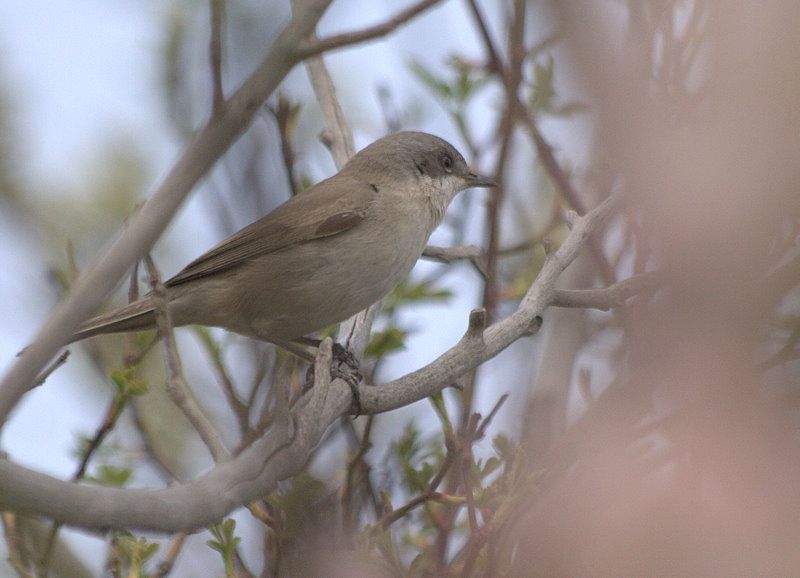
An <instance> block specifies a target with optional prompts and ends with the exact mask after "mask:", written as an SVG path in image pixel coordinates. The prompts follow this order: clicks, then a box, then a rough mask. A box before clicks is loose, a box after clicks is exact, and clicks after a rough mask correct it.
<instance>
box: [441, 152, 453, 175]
mask: <svg viewBox="0 0 800 578" xmlns="http://www.w3.org/2000/svg"><path fill="white" fill-rule="evenodd" d="M439 162H440V163H441V164H442V168H443V169H444V170H445V171H447V172H448V173H450V172H452V171H453V157H451V156H450V155H449V154H447V153H445V154H443V155H442V156H441V157H439Z"/></svg>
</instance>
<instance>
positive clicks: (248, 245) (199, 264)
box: [166, 174, 378, 287]
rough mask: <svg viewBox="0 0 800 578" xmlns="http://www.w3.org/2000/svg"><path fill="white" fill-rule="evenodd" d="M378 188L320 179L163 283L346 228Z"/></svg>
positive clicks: (360, 216)
mask: <svg viewBox="0 0 800 578" xmlns="http://www.w3.org/2000/svg"><path fill="white" fill-rule="evenodd" d="M377 191H378V189H377V187H375V186H374V185H370V184H368V183H364V182H362V181H359V180H356V179H353V178H351V177H349V176H345V175H342V174H339V175H337V176H336V177H335V179H333V180H332V179H327V180H325V181H322V182H320V183H319V184H317V185H316V186H314V187H312V188H311V189H309V190H307V191H304V192H302V193H300V194H298V195H296V196H294V197H292V198H291V199H289V200H288V201H287V202H285V203H284V204H283V205H281V206H280V207H278V208H277V209H275V210H274V211H272V212H271V213H269V214H267V215H266V216H264V217H262V218H261V219H259V220H258V221H256V222H255V223H252V224H251V225H248V226H247V227H245V228H244V229H242V230H241V231H239V232H238V233H236V234H234V235H233V236H231V237H229V238H227V239H226V240H224V241H222V242H221V243H220V244H219V245H217V246H216V247H214V248H213V249H211V250H210V251H208V252H207V253H205V254H203V255H201V256H200V257H198V258H197V259H195V260H194V261H192V262H191V263H189V264H188V265H187V266H186V267H185V268H184V269H183V270H182V271H180V272H179V273H178V274H177V275H175V276H174V277H172V278H171V279H170V280H169V281H167V282H166V286H167V287H174V286H176V285H180V284H182V283H186V282H187V281H192V280H194V279H200V278H204V277H208V276H210V275H215V274H217V273H221V272H222V271H226V270H228V269H231V268H233V267H237V266H238V265H241V264H243V263H246V262H247V261H250V260H252V259H254V258H256V257H258V256H260V255H265V254H268V253H273V252H275V251H279V250H280V249H285V248H286V247H289V246H291V245H295V244H298V243H304V242H306V241H311V240H313V239H320V238H322V237H329V236H331V235H336V234H338V233H342V232H344V231H347V230H348V229H351V228H353V227H354V226H356V225H357V224H358V223H359V222H361V220H362V219H363V218H364V216H365V215H366V213H367V210H368V208H369V206H370V204H371V203H372V202H373V200H374V199H375V196H376V195H377Z"/></svg>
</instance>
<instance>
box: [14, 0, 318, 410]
mask: <svg viewBox="0 0 800 578" xmlns="http://www.w3.org/2000/svg"><path fill="white" fill-rule="evenodd" d="M330 2H331V0H305V1H303V2H298V3H297V9H296V10H295V12H294V15H293V17H292V20H291V21H290V22H289V24H288V25H287V26H286V28H285V29H284V30H283V32H281V34H280V35H279V36H278V38H277V39H276V40H275V43H274V44H273V46H272V49H271V51H270V53H269V54H268V55H267V57H266V58H265V59H264V60H263V61H262V63H261V64H260V65H259V66H258V68H257V69H256V70H255V72H254V73H253V74H252V75H251V76H250V77H249V78H248V79H247V80H246V81H245V82H244V84H243V85H242V86H241V88H239V90H237V91H236V92H235V93H234V94H233V96H231V98H230V99H229V100H228V101H226V102H225V105H224V106H223V107H222V108H221V109H220V111H219V114H218V115H216V116H213V117H212V118H211V120H210V121H209V122H208V124H207V125H206V126H205V128H203V129H202V130H200V131H199V132H198V133H197V135H196V136H195V138H194V140H192V142H190V143H189V145H188V146H187V148H186V150H185V151H184V152H183V154H182V155H181V158H180V159H179V160H178V162H177V163H176V164H175V166H174V167H173V169H172V170H171V171H170V173H169V174H168V175H167V177H166V178H165V179H164V181H163V182H162V183H161V185H160V186H159V187H158V189H157V190H156V191H155V193H154V194H153V195H152V196H151V197H150V198H149V199H148V200H147V202H145V204H144V205H143V206H142V208H141V210H140V211H139V212H138V213H137V214H136V215H135V216H134V217H133V218H132V219H131V223H130V225H129V226H128V227H127V228H126V229H125V230H124V231H123V233H122V235H121V236H120V237H119V238H118V239H117V240H116V241H115V242H114V243H112V244H111V246H110V247H109V248H108V249H107V250H106V251H105V253H104V254H103V255H102V256H101V257H99V258H98V259H96V260H95V262H94V263H93V264H92V265H91V266H90V267H88V268H87V269H86V270H85V271H84V272H83V274H82V275H81V276H80V277H79V278H78V280H77V281H76V282H75V284H74V285H73V287H72V289H71V290H70V292H69V294H68V295H67V296H66V298H65V299H64V300H63V301H61V303H59V305H58V306H57V307H56V309H55V311H54V312H53V314H52V315H51V316H50V318H49V319H48V321H47V323H46V324H45V325H44V327H42V328H41V329H40V330H39V332H38V334H37V335H36V337H35V339H34V340H33V343H31V345H30V346H28V347H27V348H26V349H25V351H24V353H23V354H22V355H21V356H20V357H19V358H18V359H17V361H16V363H15V364H14V365H13V366H12V367H11V369H10V370H9V371H8V373H7V374H6V375H5V377H4V378H3V380H2V383H0V425H2V424H5V423H6V421H7V420H8V416H9V414H10V413H11V411H12V410H13V409H14V407H15V406H16V404H17V403H18V402H19V400H20V398H21V397H22V396H23V395H24V394H25V392H27V391H28V390H29V389H30V387H31V384H32V382H33V381H34V379H35V378H36V374H37V373H38V372H39V370H40V369H41V368H42V367H43V366H44V365H45V364H46V363H47V362H48V360H50V359H51V358H52V357H53V355H55V353H56V352H57V351H58V350H59V349H60V348H61V347H63V346H64V344H66V343H67V342H69V340H70V338H71V336H72V334H73V332H74V331H75V329H76V328H77V327H78V325H79V324H80V323H81V322H82V321H83V320H84V319H86V318H87V317H88V316H89V315H90V314H91V313H92V312H94V311H95V310H96V309H97V307H98V305H99V304H100V302H101V301H102V299H103V298H104V297H105V296H106V295H107V294H108V293H109V292H110V291H111V290H112V289H113V288H114V287H115V286H116V284H117V282H118V281H119V279H120V278H121V277H122V276H123V275H124V274H125V271H127V270H128V269H129V268H130V266H131V265H132V264H133V263H134V262H135V261H137V260H138V259H140V258H142V257H143V256H144V255H145V253H147V252H148V251H149V250H150V248H151V247H152V246H153V244H154V243H155V241H156V239H158V238H159V236H160V235H161V233H162V232H163V231H164V228H165V227H166V226H167V224H168V223H169V222H170V220H171V219H172V216H173V215H174V214H175V211H177V209H178V207H179V206H180V205H181V203H182V202H183V200H184V199H185V198H186V196H187V195H188V194H189V192H190V191H191V190H192V188H193V187H194V186H195V185H196V184H197V183H198V181H199V180H200V179H201V178H203V177H204V176H205V174H206V173H207V172H208V171H209V170H210V169H211V167H212V166H213V164H214V163H215V162H216V161H217V160H218V159H219V158H220V157H221V156H222V155H223V153H225V151H226V150H228V148H229V147H230V145H231V144H233V142H234V141H235V140H236V139H237V138H238V137H239V135H241V134H242V132H243V131H244V130H245V128H247V126H248V125H249V124H250V122H251V121H252V119H253V117H254V116H255V114H256V112H257V111H258V110H259V108H260V107H261V105H262V104H263V102H264V100H266V98H267V97H268V96H269V95H270V94H271V93H272V91H273V90H274V89H275V87H276V86H277V85H278V83H279V82H280V81H281V80H283V78H284V77H285V76H286V74H287V73H288V72H289V70H291V69H292V68H293V67H294V66H295V65H296V64H297V63H298V62H300V60H302V58H303V55H301V54H299V53H298V51H297V46H299V45H300V44H301V43H302V41H303V40H305V39H306V38H307V37H308V36H309V34H311V33H312V32H313V30H314V27H315V26H316V23H317V22H318V21H319V19H320V18H321V17H322V14H323V13H324V12H325V10H326V8H327V7H328V5H329V4H330Z"/></svg>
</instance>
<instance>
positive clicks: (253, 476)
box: [0, 198, 613, 532]
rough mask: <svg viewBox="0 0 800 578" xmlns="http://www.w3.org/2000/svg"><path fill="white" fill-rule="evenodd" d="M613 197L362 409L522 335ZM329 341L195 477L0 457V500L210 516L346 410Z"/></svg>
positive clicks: (437, 385) (131, 514)
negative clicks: (259, 433)
mask: <svg viewBox="0 0 800 578" xmlns="http://www.w3.org/2000/svg"><path fill="white" fill-rule="evenodd" d="M612 205H613V198H610V199H607V200H606V201H604V202H603V203H602V204H601V205H599V206H598V207H597V208H596V209H594V210H593V211H591V212H590V213H588V214H587V215H586V216H585V217H580V218H579V219H578V220H577V221H576V223H575V226H574V227H573V229H572V231H571V232H570V234H569V236H568V237H567V239H566V240H565V241H564V243H563V244H562V246H561V247H560V248H559V250H558V251H557V252H556V253H555V254H554V255H553V256H552V257H551V258H550V259H548V261H547V262H546V263H545V265H544V267H543V268H542V270H541V272H540V274H539V277H537V279H536V281H535V282H534V283H533V284H532V285H531V287H530V289H529V290H528V292H527V293H526V295H525V297H524V299H523V300H522V301H521V303H520V305H519V308H518V309H517V310H516V311H515V312H514V313H512V314H511V315H509V316H508V317H506V318H505V319H503V320H502V321H500V322H498V323H496V324H495V325H493V326H491V327H489V328H488V329H486V328H485V327H484V325H485V319H486V317H485V314H484V313H483V312H482V311H480V310H478V311H474V312H473V313H472V314H471V315H470V323H469V327H468V329H467V332H466V334H465V335H464V337H463V338H462V339H461V341H460V342H459V343H458V344H457V345H456V346H455V347H453V348H452V349H450V350H449V351H447V352H446V353H445V354H444V355H442V356H441V357H440V358H439V359H437V360H436V361H434V362H433V363H431V364H430V365H427V366H425V367H423V368H421V369H419V370H417V371H415V372H413V373H411V374H409V375H407V376H405V377H402V378H400V379H397V380H394V381H392V382H389V383H387V384H384V385H382V386H379V387H374V386H363V385H362V386H360V387H359V393H360V398H361V407H362V412H365V413H380V412H384V411H389V410H391V409H396V408H398V407H401V406H404V405H408V404H410V403H413V402H415V401H417V400H420V399H422V398H424V397H426V396H428V395H431V394H433V393H435V392H437V391H440V390H441V389H443V388H444V387H446V386H447V385H448V384H451V383H453V381H454V380H455V379H456V378H457V377H459V376H461V375H463V374H465V373H466V372H467V371H470V370H471V369H473V368H474V367H476V366H477V365H479V364H480V363H483V362H484V361H486V360H487V359H490V358H491V357H494V356H495V355H497V354H498V353H499V352H500V351H502V350H503V349H505V348H506V347H508V346H509V345H510V344H511V343H513V342H514V341H515V340H517V339H519V338H520V337H522V336H524V335H526V334H528V332H529V329H530V328H531V327H532V326H535V325H536V320H537V317H538V316H539V315H541V313H542V312H543V311H544V310H545V309H546V308H547V306H548V305H549V304H550V303H551V302H552V300H553V297H554V295H555V288H554V286H555V282H556V280H557V278H558V276H559V275H560V274H561V272H562V271H564V269H565V268H566V267H567V266H568V265H569V264H570V263H571V262H572V260H573V259H574V258H575V257H576V255H577V254H578V252H579V251H580V250H581V248H582V247H583V246H584V245H585V243H586V239H587V237H588V236H589V235H591V234H592V232H593V231H595V230H596V229H597V228H598V227H600V226H601V224H602V223H603V222H604V221H605V219H606V218H607V216H608V214H609V213H610V211H611V208H612ZM329 349H330V343H329V342H326V343H325V345H323V346H321V347H320V353H319V355H320V356H321V357H320V359H319V362H318V364H317V371H316V372H315V375H316V376H317V378H316V379H317V383H315V386H314V387H313V388H312V389H311V391H310V392H309V393H307V394H306V395H305V396H304V397H303V398H301V399H300V401H299V402H298V403H297V404H296V406H295V409H294V410H293V411H292V412H291V414H289V413H288V412H287V413H286V414H284V415H282V417H281V418H280V419H278V420H277V422H276V423H275V424H274V425H273V426H272V428H271V429H270V430H269V431H268V432H267V433H266V435H264V437H262V438H260V439H258V440H257V441H255V442H254V443H253V444H252V445H250V446H249V447H248V448H246V449H245V450H244V451H243V452H242V453H241V454H239V455H238V456H236V457H235V458H233V459H231V460H230V461H227V462H224V463H222V464H220V465H218V466H217V467H215V468H214V469H213V470H211V471H210V472H209V473H208V474H206V475H205V476H204V477H202V478H200V479H198V480H196V481H193V482H188V483H185V484H177V485H174V486H171V487H169V488H165V489H158V490H151V489H119V488H104V487H96V486H86V485H81V484H75V483H69V482H64V481H62V480H58V479H56V478H53V477H51V476H48V475H46V474H42V473H40V472H36V471H33V470H30V469H27V468H25V467H23V466H20V465H17V464H15V463H13V462H11V461H10V460H7V459H0V508H2V509H13V510H16V511H20V512H31V513H36V514H42V515H45V516H47V517H50V518H52V519H54V520H56V521H58V522H63V523H65V524H69V525H73V526H80V527H83V528H87V529H94V530H106V529H109V528H128V529H140V530H149V531H154V532H179V531H186V530H193V529H195V528H199V527H202V526H205V525H207V524H210V523H212V522H215V521H217V520H219V519H220V518H222V517H224V516H225V515H227V514H228V513H229V512H230V511H231V510H233V509H234V508H236V507H238V506H240V505H241V504H244V503H247V502H250V501H252V500H254V499H256V498H258V497H260V496H263V495H265V494H267V493H269V492H270V491H272V490H273V489H274V487H275V485H276V484H277V483H278V482H279V481H280V480H283V479H286V478H288V477H290V476H292V475H294V474H295V473H297V472H298V471H300V470H301V469H302V468H303V467H304V465H305V463H306V461H307V459H308V456H309V454H310V453H311V451H312V450H313V449H314V448H315V447H316V445H317V444H318V443H319V441H320V439H321V438H322V435H323V434H324V432H325V431H326V430H327V428H328V427H329V425H330V424H332V423H333V422H334V421H335V420H336V419H338V418H339V416H341V415H343V414H344V413H346V412H347V411H349V410H350V409H351V408H350V405H351V398H352V393H351V390H350V387H349V386H348V385H347V384H346V383H345V382H344V381H343V380H341V379H335V380H333V381H329V375H328V374H327V371H326V370H327V368H328V367H329V359H328V355H330V351H329ZM326 361H327V363H328V364H327V365H326ZM154 512H157V513H158V514H157V515H154Z"/></svg>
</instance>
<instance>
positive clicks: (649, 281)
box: [551, 272, 661, 311]
mask: <svg viewBox="0 0 800 578" xmlns="http://www.w3.org/2000/svg"><path fill="white" fill-rule="evenodd" d="M660 280H661V276H660V275H658V274H657V273H652V272H651V273H643V274H641V275H634V276H633V277H629V278H627V279H625V280H624V281H620V282H618V283H614V284H613V285H610V286H608V287H605V288H604V289H577V290H576V289H556V290H555V292H554V293H553V302H552V303H551V305H552V306H553V307H574V308H582V309H600V310H601V311H608V310H609V309H613V308H614V307H619V306H621V305H624V304H625V302H626V301H627V300H628V299H630V298H631V297H633V296H634V295H638V294H639V293H642V292H645V291H649V290H652V289H655V288H657V287H658V285H659V282H660Z"/></svg>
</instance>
